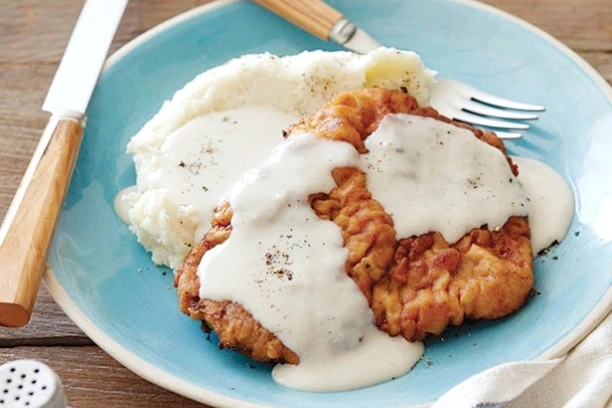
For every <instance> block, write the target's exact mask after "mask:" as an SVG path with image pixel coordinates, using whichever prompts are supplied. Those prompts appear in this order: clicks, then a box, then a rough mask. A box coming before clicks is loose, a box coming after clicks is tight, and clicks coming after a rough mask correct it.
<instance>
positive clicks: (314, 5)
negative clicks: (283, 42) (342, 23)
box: [253, 0, 342, 40]
mask: <svg viewBox="0 0 612 408" xmlns="http://www.w3.org/2000/svg"><path fill="white" fill-rule="evenodd" d="M253 1H254V2H255V3H257V4H259V5H260V6H262V7H265V8H267V9H268V10H270V11H272V12H274V13H276V14H278V15H279V16H281V17H283V18H284V19H286V20H289V21H291V22H292V23H293V24H295V25H296V26H298V27H300V28H301V29H303V30H306V31H308V32H309V33H311V34H312V35H314V36H316V37H319V38H320V39H322V40H327V39H328V38H329V33H330V31H331V29H332V27H333V26H334V24H336V23H337V22H338V20H340V19H341V18H342V13H340V12H339V11H338V10H336V9H334V8H333V7H331V6H330V5H329V4H327V3H325V2H323V1H321V0H253Z"/></svg>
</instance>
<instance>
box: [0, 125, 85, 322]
mask: <svg viewBox="0 0 612 408" xmlns="http://www.w3.org/2000/svg"><path fill="white" fill-rule="evenodd" d="M77 122H78V123H77ZM47 132H52V133H51V138H50V139H48V138H47V137H46V134H47ZM82 138H83V125H82V123H81V122H79V121H76V122H75V121H73V120H71V119H62V120H59V121H53V119H52V122H50V124H49V125H48V126H47V129H45V134H43V137H42V138H41V142H40V143H39V146H38V148H37V152H36V153H35V154H34V158H33V159H32V161H31V162H30V167H29V168H28V171H26V176H24V179H23V181H22V182H21V185H20V186H19V189H18V190H17V193H16V194H15V198H14V199H13V203H12V204H11V208H9V210H8V213H7V215H6V218H5V220H4V223H3V224H2V226H1V227H0V325H2V326H9V327H19V326H24V325H25V324H27V323H28V321H29V320H30V315H31V313H32V308H33V307H34V301H35V300H36V294H37V293H38V288H39V286H40V280H41V278H42V274H43V271H44V269H45V266H46V259H47V253H48V250H49V244H50V242H51V238H52V236H53V231H54V229H55V224H56V221H57V219H58V217H59V213H60V210H61V207H62V202H63V200H64V196H65V194H66V190H67V189H68V184H69V181H70V176H71V175H72V171H73V169H74V164H75V161H76V157H77V154H78V150H79V147H80V145H81V140H82ZM47 141H48V144H46V143H47ZM39 151H40V152H41V153H42V156H39V153H38V152H39Z"/></svg>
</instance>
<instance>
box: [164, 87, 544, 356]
mask: <svg viewBox="0 0 612 408" xmlns="http://www.w3.org/2000/svg"><path fill="white" fill-rule="evenodd" d="M389 113H411V114H415V115H421V116H427V117H432V118H435V119H438V120H441V121H444V122H447V123H453V124H454V125H455V126H459V127H463V128H466V129H469V130H471V131H472V132H473V133H474V135H475V136H476V137H478V138H479V139H481V140H483V141H485V142H487V143H489V144H490V145H492V146H494V147H496V148H498V149H499V150H501V151H502V152H503V153H504V154H506V151H505V149H504V146H503V144H502V142H501V141H500V140H499V138H497V136H495V134H494V133H492V132H484V131H481V130H478V129H474V128H472V127H470V126H468V125H465V124H461V123H456V122H452V121H451V120H450V119H448V118H445V117H443V116H441V115H440V114H439V113H438V112H437V111H436V110H434V109H432V108H420V107H419V106H418V105H417V103H416V101H415V100H414V99H413V98H412V97H410V96H409V95H406V94H403V93H401V92H397V91H389V90H381V89H368V90H364V91H357V92H349V93H346V94H342V95H340V96H339V97H337V98H336V99H335V100H333V101H332V102H330V103H329V104H327V105H326V106H324V107H323V108H322V109H321V110H319V111H318V112H317V113H315V114H314V115H313V116H310V117H306V118H303V119H302V120H301V121H300V122H299V123H298V124H297V125H295V126H293V127H292V128H291V129H290V130H289V132H288V134H289V135H291V134H295V133H298V132H303V131H310V132H314V133H315V134H316V135H318V136H319V137H322V138H329V139H334V140H342V141H346V142H348V143H351V144H352V145H353V146H355V148H356V149H357V150H358V151H359V152H360V153H366V149H365V146H364V143H363V141H364V140H365V139H366V138H367V137H368V136H369V135H370V134H371V133H372V132H374V131H375V130H376V128H377V127H378V124H379V122H380V120H381V119H382V118H383V117H384V116H386V115H387V114H389ZM506 157H507V155H506ZM508 163H509V165H510V166H511V167H512V170H513V172H514V173H515V174H516V173H517V169H516V166H514V164H513V163H512V161H511V160H510V158H508ZM332 175H333V177H334V180H335V182H336V184H337V187H336V188H335V189H333V190H332V191H331V192H329V193H324V192H322V193H319V194H313V195H312V196H311V197H310V202H311V205H312V208H313V210H314V211H315V212H316V213H317V215H318V216H319V217H321V218H323V219H327V220H331V221H333V222H335V223H336V224H337V225H338V226H339V227H340V228H341V229H342V234H343V238H344V245H345V247H346V248H347V249H348V251H349V258H348V260H347V262H346V271H347V274H348V275H349V276H350V277H351V278H352V279H353V280H354V281H355V282H356V283H357V284H358V286H359V288H360V290H361V291H362V293H363V294H364V295H365V296H366V297H367V299H368V301H369V302H370V305H371V307H372V310H373V311H374V315H375V319H376V323H377V325H378V326H379V327H380V328H381V329H382V330H385V331H387V332H388V333H390V334H391V335H402V336H404V337H405V338H406V339H408V340H411V341H414V340H419V339H422V338H423V337H424V336H425V335H426V334H427V333H433V334H439V333H441V332H442V330H443V329H444V328H445V327H446V326H447V325H448V324H461V323H462V322H463V320H464V319H465V318H467V317H469V318H473V319H491V318H497V317H501V316H505V315H507V314H508V313H511V312H512V311H514V310H516V309H518V308H519V307H520V306H521V305H522V304H523V302H524V301H525V298H526V297H527V295H528V293H529V291H530V290H531V287H532V286H533V274H532V267H531V259H532V254H531V244H530V241H529V225H528V223H527V220H526V219H524V218H520V217H512V218H511V219H510V220H508V222H507V223H506V225H505V226H504V227H503V228H502V229H501V230H500V231H498V232H490V231H488V230H487V229H486V228H481V229H475V230H473V231H472V232H470V233H469V234H467V235H466V236H465V237H463V238H462V239H461V240H460V241H458V242H457V243H455V244H453V245H450V244H449V243H447V242H445V241H444V239H443V238H442V236H441V235H440V234H438V233H429V234H425V235H422V236H419V237H399V238H403V239H400V240H399V241H398V240H397V237H396V236H395V230H394V229H393V221H392V219H391V217H390V216H389V215H388V214H387V213H386V212H385V211H384V208H383V207H382V206H381V204H380V203H378V201H376V200H374V199H373V198H372V196H371V194H370V192H369V191H368V190H367V188H366V183H365V174H363V173H362V172H361V171H360V170H359V169H355V168H337V169H335V170H334V171H333V173H332ZM231 217H232V210H231V208H230V207H229V205H228V204H227V203H226V204H224V205H223V206H221V208H220V210H219V211H218V212H217V214H216V215H215V217H214V219H213V222H212V228H211V229H210V231H209V232H208V233H207V234H206V236H205V237H204V239H203V241H202V242H201V243H200V244H199V245H197V246H196V247H194V248H193V250H192V251H191V252H190V253H189V255H188V256H187V258H186V259H185V262H184V264H183V265H182V266H181V268H179V270H178V272H177V275H176V280H175V284H176V286H177V287H178V292H179V305H180V309H181V310H182V311H183V312H185V313H187V314H188V315H190V316H191V317H192V318H194V319H197V320H202V321H203V324H204V325H205V326H206V327H208V328H209V329H212V330H214V331H215V332H216V333H217V335H218V336H219V338H220V342H221V346H222V347H231V348H235V349H237V350H239V351H241V352H243V353H244V354H246V355H249V356H251V357H252V358H253V359H255V360H259V361H279V362H290V363H297V362H299V358H298V356H297V355H295V353H293V352H292V351H291V350H289V349H288V348H287V347H285V346H284V345H283V344H282V342H281V341H280V340H279V339H278V338H277V337H276V336H274V335H273V334H272V333H270V332H269V331H268V330H266V329H265V328H264V327H262V326H261V325H260V324H259V323H258V322H257V321H256V320H255V319H253V317H252V316H251V314H250V313H249V312H248V311H246V310H245V309H244V308H243V307H242V306H240V305H238V304H235V303H232V302H227V301H225V302H215V301H211V300H206V299H200V298H199V296H198V292H199V287H200V286H199V281H198V278H197V274H196V271H197V266H198V264H199V263H200V260H201V258H202V256H203V255H204V253H205V252H206V251H207V250H208V249H210V248H212V247H214V246H215V245H218V244H220V243H222V242H223V241H225V240H226V239H227V238H228V237H229V234H230V233H231Z"/></svg>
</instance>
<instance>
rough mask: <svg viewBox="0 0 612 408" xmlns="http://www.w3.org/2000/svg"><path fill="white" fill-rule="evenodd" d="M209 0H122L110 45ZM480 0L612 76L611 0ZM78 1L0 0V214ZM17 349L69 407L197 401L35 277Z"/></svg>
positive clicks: (7, 337) (6, 349)
mask: <svg viewBox="0 0 612 408" xmlns="http://www.w3.org/2000/svg"><path fill="white" fill-rule="evenodd" d="M209 1H210V0H174V1H164V0H132V1H130V3H129V5H128V7H127V10H126V13H125V15H124V17H123V20H122V23H121V25H120V27H119V31H118V33H117V36H116V38H115V41H114V43H113V46H112V48H111V52H112V51H114V50H116V49H117V48H119V47H120V46H121V45H123V44H125V43H126V42H128V41H129V40H131V39H132V38H134V37H136V36H137V35H139V34H140V33H142V32H144V31H146V30H148V29H149V28H151V27H153V26H155V25H156V24H158V23H160V22H162V21H164V20H166V19H168V18H169V17H172V16H174V15H176V14H178V13H181V12H183V11H185V10H188V9H190V8H192V7H195V6H197V5H199V4H203V3H208V2H209ZM363 1H366V0H363ZM424 1H425V0H424ZM485 2H486V3H489V4H491V5H493V6H496V7H499V8H501V9H503V10H506V11H508V12H510V13H512V14H515V15H517V16H519V17H521V18H523V19H525V20H527V21H529V22H531V23H533V24H535V25H536V26H538V27H540V28H542V29H544V30H545V31H547V32H549V33H550V34H552V35H553V36H555V37H557V38H558V39H559V40H561V41H562V42H564V43H565V44H567V45H568V46H569V47H571V48H572V49H573V50H574V51H576V52H577V53H579V54H580V55H581V56H582V57H583V58H584V59H585V60H586V61H587V62H589V63H590V64H591V65H593V67H595V69H596V70H598V71H599V72H600V73H601V74H602V75H603V77H604V78H605V79H606V80H607V81H608V82H609V83H612V1H611V0H537V1H536V0H485ZM82 4H83V0H53V1H46V0H0V219H1V218H3V217H4V214H5V213H6V211H7V209H8V206H9V204H10V202H11V199H12V197H13V195H14V193H15V191H16V189H17V186H18V185H19V182H20V180H21V177H22V175H23V173H24V172H25V169H26V167H27V164H28V161H29V159H30V156H31V154H32V153H33V151H34V148H35V146H36V143H37V141H38V138H39V137H40V135H41V133H42V130H43V127H44V126H45V124H46V121H47V119H48V115H47V114H46V113H43V112H41V110H40V106H41V105H42V102H43V99H44V97H45V95H46V92H47V89H48V86H49V84H50V82H51V79H52V76H53V74H54V72H55V70H56V68H57V65H58V63H59V60H60V58H61V56H62V53H63V51H64V48H65V46H66V42H67V41H68V38H69V35H70V32H71V31H72V28H73V26H74V22H75V21H76V18H77V16H78V13H79V11H80V9H81V6H82ZM23 358H33V359H38V360H41V361H43V362H45V363H47V364H49V365H50V366H51V367H53V368H54V369H55V370H56V371H57V372H58V373H59V375H60V377H61V378H62V380H63V382H64V385H65V388H66V393H67V396H68V401H69V403H70V405H71V406H73V407H143V408H144V407H174V406H177V407H179V406H180V407H185V408H187V407H201V406H202V405H200V404H197V403H195V402H192V401H190V400H187V399H185V398H183V397H180V396H178V395H176V394H173V393H171V392H168V391H166V390H164V389H162V388H159V387H157V386H155V385H152V384H150V383H148V382H146V381H145V380H142V379H140V378H139V377H138V376H136V375H135V374H133V373H131V372H130V371H128V370H127V369H126V368H124V367H123V366H121V365H120V364H119V363H117V362H116V361H115V360H113V359H112V358H111V357H110V356H108V355H107V354H106V353H105V352H104V351H102V350H101V349H100V348H98V347H97V346H96V345H95V344H94V343H93V342H92V341H91V340H89V338H88V337H87V336H85V334H83V333H82V332H81V331H80V330H79V329H78V328H77V327H76V326H75V325H74V324H73V323H72V322H71V321H70V320H69V319H68V317H66V315H64V313H63V312H62V311H61V309H60V308H59V307H58V306H57V305H56V304H55V302H54V301H53V299H52V298H51V296H50V295H49V293H48V292H47V291H46V290H45V288H44V287H42V288H41V290H40V293H39V296H38V300H37V303H36V307H35V311H34V315H33V318H32V321H31V322H30V324H29V325H28V326H26V327H24V328H19V329H7V328H0V364H2V363H4V362H6V361H10V360H15V359H23Z"/></svg>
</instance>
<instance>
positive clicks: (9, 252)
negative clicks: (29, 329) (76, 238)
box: [0, 0, 128, 327]
mask: <svg viewBox="0 0 612 408" xmlns="http://www.w3.org/2000/svg"><path fill="white" fill-rule="evenodd" d="M127 2H128V0H87V1H86V3H85V5H84V6H83V9H82V10H81V14H80V16H79V19H78V21H77V23H76V26H75V28H74V31H73V33H72V36H71V37H70V41H69V42H68V46H67V47H66V52H65V53H64V57H63V58H62V61H61V63H60V65H59V68H58V69H57V73H56V74H55V77H54V78H53V82H52V83H51V88H50V89H49V93H48V94H47V98H46V99H45V102H44V104H43V108H42V109H43V110H44V111H47V112H50V113H51V119H50V120H49V123H48V124H47V126H46V128H45V130H44V132H43V134H42V136H41V139H40V142H39V144H38V146H37V148H36V151H35V152H34V156H33V157H32V160H31V161H30V165H29V166H28V169H27V170H26V173H25V175H24V177H23V180H22V181H21V185H20V186H19V189H18V190H17V193H16V194H15V198H14V199H13V202H12V203H11V206H10V208H9V210H8V212H7V214H6V216H5V218H4V222H3V223H2V226H1V227H0V325H2V326H11V327H18V326H23V325H25V324H27V322H28V321H29V320H30V315H31V313H32V308H33V306H34V301H35V299H36V294H37V293H38V288H39V286H40V280H41V277H42V274H43V271H44V268H45V266H46V259H47V254H48V250H49V245H50V243H51V239H52V237H53V232H54V229H55V224H56V222H57V219H58V217H59V214H60V210H61V207H62V203H63V201H64V197H65V195H66V190H67V189H68V185H69V182H70V177H71V176H72V171H73V169H74V164H75V162H76V158H77V155H78V151H79V147H80V145H81V140H82V139H83V128H84V126H85V110H86V108H87V104H88V103H89V99H90V98H91V94H92V92H93V89H94V87H95V85H96V82H97V81H98V77H99V75H100V71H101V70H102V66H103V65H104V61H105V60H106V54H107V53H108V49H109V47H110V44H111V42H112V40H113V37H114V36H115V31H116V30H117V26H118V25H119V21H120V20H121V16H122V15H123V11H124V10H125V6H126V5H127Z"/></svg>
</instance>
